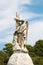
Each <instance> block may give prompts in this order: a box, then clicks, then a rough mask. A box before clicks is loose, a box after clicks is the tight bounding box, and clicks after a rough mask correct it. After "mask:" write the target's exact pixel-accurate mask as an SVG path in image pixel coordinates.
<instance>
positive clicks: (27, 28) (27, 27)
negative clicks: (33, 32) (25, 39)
mask: <svg viewBox="0 0 43 65" xmlns="http://www.w3.org/2000/svg"><path fill="white" fill-rule="evenodd" d="M27 33H28V21H26V36H27Z"/></svg>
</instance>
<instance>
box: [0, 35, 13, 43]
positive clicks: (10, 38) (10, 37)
mask: <svg viewBox="0 0 43 65" xmlns="http://www.w3.org/2000/svg"><path fill="white" fill-rule="evenodd" d="M12 40H13V36H12V35H8V36H6V37H5V38H0V42H5V43H9V42H11V43H12Z"/></svg>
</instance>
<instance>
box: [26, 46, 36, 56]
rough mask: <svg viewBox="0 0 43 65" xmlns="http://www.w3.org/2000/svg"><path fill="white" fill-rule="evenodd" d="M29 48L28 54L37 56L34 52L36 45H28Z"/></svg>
mask: <svg viewBox="0 0 43 65" xmlns="http://www.w3.org/2000/svg"><path fill="white" fill-rule="evenodd" d="M26 47H27V49H28V54H29V55H30V56H31V57H34V56H36V55H35V53H34V47H32V46H31V45H26Z"/></svg>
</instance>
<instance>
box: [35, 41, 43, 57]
mask: <svg viewBox="0 0 43 65" xmlns="http://www.w3.org/2000/svg"><path fill="white" fill-rule="evenodd" d="M34 48H35V54H36V55H37V56H43V40H38V41H37V42H36V43H35V46H34Z"/></svg>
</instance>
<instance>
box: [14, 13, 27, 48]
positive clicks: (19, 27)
mask: <svg viewBox="0 0 43 65" xmlns="http://www.w3.org/2000/svg"><path fill="white" fill-rule="evenodd" d="M15 20H16V31H15V32H14V38H13V44H14V45H13V46H15V48H17V49H25V44H26V39H27V33H28V21H26V22H24V20H21V19H20V18H19V16H18V14H17V13H16V18H15Z"/></svg>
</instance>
